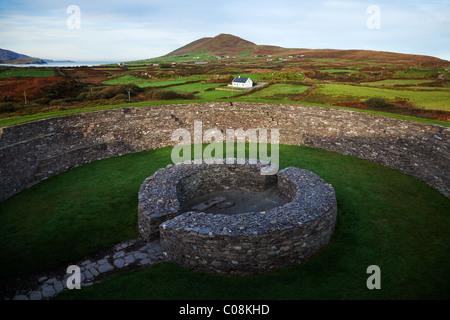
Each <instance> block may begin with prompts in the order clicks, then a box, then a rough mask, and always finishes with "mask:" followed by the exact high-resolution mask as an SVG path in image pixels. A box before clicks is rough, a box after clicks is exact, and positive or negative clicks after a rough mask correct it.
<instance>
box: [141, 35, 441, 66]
mask: <svg viewBox="0 0 450 320" xmlns="http://www.w3.org/2000/svg"><path fill="white" fill-rule="evenodd" d="M265 55H271V56H274V57H288V56H291V57H304V58H316V59H342V60H352V61H367V60H374V61H375V60H376V61H378V62H383V63H389V64H406V65H421V66H423V67H448V66H450V62H449V61H447V60H442V59H439V58H435V57H430V56H424V55H414V54H403V53H395V52H384V51H373V50H338V49H292V48H290V49H289V48H282V47H278V46H272V45H257V44H255V43H253V42H250V41H248V40H244V39H242V38H240V37H236V36H234V35H231V34H219V35H217V36H215V37H206V38H201V39H198V40H195V41H193V42H191V43H189V44H187V45H185V46H183V47H181V48H179V49H176V50H174V51H172V52H170V53H168V54H166V55H164V56H162V57H159V58H154V59H148V60H140V61H135V63H143V62H147V61H148V62H152V61H171V60H174V61H181V60H192V58H193V57H197V56H198V57H200V58H202V59H203V58H206V57H212V56H235V57H239V58H243V59H248V58H254V57H255V56H265ZM183 58H184V59H183ZM132 63H133V62H132Z"/></svg>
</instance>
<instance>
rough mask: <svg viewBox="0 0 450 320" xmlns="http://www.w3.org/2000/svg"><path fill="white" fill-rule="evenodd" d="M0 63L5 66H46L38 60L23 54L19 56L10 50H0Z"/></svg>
mask: <svg viewBox="0 0 450 320" xmlns="http://www.w3.org/2000/svg"><path fill="white" fill-rule="evenodd" d="M0 63H7V64H30V63H37V64H46V62H45V61H44V60H42V59H39V58H33V57H30V56H27V55H24V54H20V53H17V52H14V51H11V50H6V49H0Z"/></svg>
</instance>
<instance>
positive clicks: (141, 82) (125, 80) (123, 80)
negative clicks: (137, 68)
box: [103, 75, 188, 88]
mask: <svg viewBox="0 0 450 320" xmlns="http://www.w3.org/2000/svg"><path fill="white" fill-rule="evenodd" d="M187 81H188V80H186V79H182V80H181V79H180V80H165V81H155V80H150V79H141V78H136V77H135V76H131V75H125V76H121V77H118V78H114V79H111V80H106V81H103V83H104V84H109V85H121V84H129V83H134V84H135V85H137V86H139V87H141V88H145V87H161V86H168V85H172V84H182V83H185V82H187Z"/></svg>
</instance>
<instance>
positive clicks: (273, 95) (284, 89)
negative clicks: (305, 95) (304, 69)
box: [245, 84, 310, 100]
mask: <svg viewBox="0 0 450 320" xmlns="http://www.w3.org/2000/svg"><path fill="white" fill-rule="evenodd" d="M309 88H310V87H309V86H302V85H294V84H273V85H271V86H269V87H267V88H264V89H262V90H258V91H256V92H254V93H250V94H249V95H246V96H245V97H246V98H249V99H277V100H289V98H290V97H292V96H293V95H297V94H300V93H302V92H304V91H305V90H307V89H309Z"/></svg>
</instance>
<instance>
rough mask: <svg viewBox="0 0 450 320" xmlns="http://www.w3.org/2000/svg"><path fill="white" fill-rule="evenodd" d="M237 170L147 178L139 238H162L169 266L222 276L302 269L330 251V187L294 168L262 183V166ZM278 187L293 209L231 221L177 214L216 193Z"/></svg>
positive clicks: (175, 171) (192, 170) (190, 169)
mask: <svg viewBox="0 0 450 320" xmlns="http://www.w3.org/2000/svg"><path fill="white" fill-rule="evenodd" d="M238 163H239V162H238V161H236V162H235V164H200V165H197V164H178V165H175V166H172V165H170V166H168V167H167V168H165V169H161V170H158V171H157V172H156V173H155V174H154V175H153V176H152V177H149V178H147V179H146V180H145V181H144V183H143V184H142V186H141V189H140V192H139V219H138V220H139V230H140V232H141V234H142V236H143V237H144V238H146V239H155V238H158V237H159V236H160V237H161V245H162V248H163V250H164V251H165V252H166V254H167V258H168V259H169V260H172V261H174V262H176V263H178V264H180V265H182V266H185V267H188V268H193V269H196V270H199V271H205V272H215V273H223V274H252V273H261V272H267V271H270V270H274V269H277V268H282V267H286V266H289V265H292V264H296V263H301V262H302V261H305V260H307V259H308V258H310V257H311V256H312V255H314V254H315V253H317V252H318V251H319V250H320V249H322V248H323V247H324V246H326V245H327V244H328V242H329V241H330V239H331V237H332V234H333V232H334V227H335V223H336V213H337V204H336V196H335V192H334V189H333V187H332V186H331V185H329V184H327V183H326V182H325V181H323V180H322V179H321V178H320V177H318V176H317V175H316V174H314V173H312V172H310V171H307V170H301V169H298V168H294V167H289V168H286V169H284V170H281V171H279V172H278V174H276V175H271V176H264V175H261V174H260V168H261V166H262V164H261V163H260V162H257V163H256V164H250V163H249V161H248V160H247V161H246V162H245V164H238ZM211 172H214V174H211ZM162 181H164V182H165V183H164V187H161V186H162ZM274 183H276V184H277V185H278V188H279V190H280V194H281V196H282V197H284V198H285V199H286V200H287V201H288V202H287V203H286V204H285V205H283V206H278V207H274V208H271V209H269V210H267V211H254V212H246V213H241V214H236V215H232V216H230V215H223V214H206V213H204V212H193V211H189V212H186V213H181V212H180V205H181V204H182V203H183V202H184V201H185V200H186V199H190V198H192V197H196V196H199V195H201V194H203V193H206V192H210V191H211V190H216V189H218V188H223V189H239V188H241V189H242V188H245V189H253V190H261V189H264V188H267V187H268V186H270V185H273V184H274Z"/></svg>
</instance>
